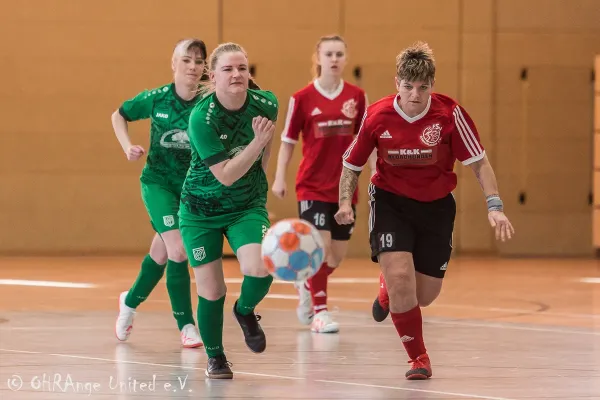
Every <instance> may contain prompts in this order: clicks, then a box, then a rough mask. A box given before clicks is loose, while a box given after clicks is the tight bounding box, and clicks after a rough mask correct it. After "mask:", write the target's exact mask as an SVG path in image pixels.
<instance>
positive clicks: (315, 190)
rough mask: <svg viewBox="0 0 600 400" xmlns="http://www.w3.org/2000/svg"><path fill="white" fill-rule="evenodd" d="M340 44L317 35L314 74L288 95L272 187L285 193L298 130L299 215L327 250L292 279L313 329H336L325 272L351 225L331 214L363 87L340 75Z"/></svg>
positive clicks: (302, 315)
mask: <svg viewBox="0 0 600 400" xmlns="http://www.w3.org/2000/svg"><path fill="white" fill-rule="evenodd" d="M346 50H347V49H346V43H345V42H344V39H343V38H341V37H340V36H325V37H322V38H321V39H320V40H319V41H318V43H317V46H316V53H315V57H314V64H313V67H314V69H315V71H314V72H315V73H314V75H315V79H314V81H313V82H312V83H310V84H309V85H308V86H306V87H304V88H303V89H301V90H299V91H298V92H296V93H294V95H292V97H291V99H290V103H289V107H288V113H287V118H286V121H285V128H284V130H283V133H282V135H281V142H282V143H281V147H280V148H279V157H278V160H277V172H276V175H275V181H274V182H273V187H272V191H273V193H274V194H275V195H276V196H277V197H279V198H283V197H284V196H285V194H286V192H287V188H286V182H285V175H286V169H287V166H288V164H289V162H290V159H291V157H292V153H293V151H294V146H295V144H296V143H297V142H298V140H299V137H300V132H302V142H303V145H302V161H301V162H300V167H299V169H298V173H297V176H296V197H297V200H298V212H299V214H300V218H302V219H304V220H307V221H309V222H310V223H312V224H313V225H315V226H316V227H317V229H319V231H320V232H321V234H322V236H323V239H324V241H325V246H326V251H325V252H326V255H327V256H326V257H327V258H326V262H325V263H323V265H322V266H321V268H320V270H319V272H317V274H315V276H313V277H312V278H310V279H309V280H308V281H307V282H298V283H297V284H296V287H297V288H298V290H299V294H300V304H299V306H298V308H297V314H298V319H299V320H300V322H301V323H303V324H305V325H308V324H311V323H312V325H311V330H312V331H313V332H328V333H332V332H338V331H339V326H338V324H337V322H335V321H333V320H332V319H331V315H330V314H329V313H328V312H327V277H328V276H329V274H331V273H332V272H333V271H334V269H335V268H336V267H337V266H338V265H339V263H340V262H341V260H342V259H343V258H344V255H345V254H346V251H347V249H348V240H349V239H350V235H351V234H352V230H353V227H354V224H353V223H352V224H349V225H339V224H338V223H337V222H336V221H335V219H334V215H335V213H336V212H337V210H338V204H337V201H338V194H339V179H340V175H341V172H342V163H341V161H342V155H343V154H344V151H346V149H347V148H348V146H349V145H350V143H352V140H353V139H354V135H355V134H356V132H357V131H358V127H359V124H360V121H361V120H362V117H363V114H364V111H365V107H366V98H365V93H364V91H363V90H362V89H360V88H359V87H357V86H354V85H351V84H349V83H347V82H344V81H343V80H342V73H343V71H344V67H345V66H346ZM373 161H374V159H373ZM356 201H357V193H353V195H352V201H351V210H353V211H352V212H353V213H354V210H355V208H354V205H355V204H356Z"/></svg>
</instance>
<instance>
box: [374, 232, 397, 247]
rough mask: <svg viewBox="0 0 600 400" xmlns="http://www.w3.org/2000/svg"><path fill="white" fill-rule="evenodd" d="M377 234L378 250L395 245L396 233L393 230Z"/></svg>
mask: <svg viewBox="0 0 600 400" xmlns="http://www.w3.org/2000/svg"><path fill="white" fill-rule="evenodd" d="M377 235H378V239H379V250H390V249H393V248H394V247H396V234H395V233H394V232H380V233H378V234H377Z"/></svg>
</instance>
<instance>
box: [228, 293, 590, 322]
mask: <svg viewBox="0 0 600 400" xmlns="http://www.w3.org/2000/svg"><path fill="white" fill-rule="evenodd" d="M227 295H230V296H236V297H239V296H240V292H228V293H227ZM265 298H267V299H278V300H295V301H298V295H294V294H278V293H269V294H267V296H266V297H265ZM328 299H329V300H330V301H338V302H340V303H369V304H371V303H373V300H374V299H375V296H373V299H359V298H353V297H328ZM428 308H450V309H463V310H474V311H485V312H495V313H516V314H535V315H537V316H553V317H565V318H583V319H589V318H591V319H600V315H597V314H568V313H555V312H552V311H543V312H540V313H535V310H531V309H524V308H500V307H476V306H465V305H460V304H441V303H440V304H432V305H430V306H428Z"/></svg>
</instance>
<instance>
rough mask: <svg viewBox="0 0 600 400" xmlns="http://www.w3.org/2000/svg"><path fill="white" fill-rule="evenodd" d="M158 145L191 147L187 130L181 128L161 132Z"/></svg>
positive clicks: (168, 147)
mask: <svg viewBox="0 0 600 400" xmlns="http://www.w3.org/2000/svg"><path fill="white" fill-rule="evenodd" d="M160 145H161V146H162V147H165V148H167V149H184V150H189V149H191V146H190V138H189V137H188V134H187V132H186V131H184V130H181V129H173V130H170V131H168V132H165V133H163V135H162V137H161V138H160Z"/></svg>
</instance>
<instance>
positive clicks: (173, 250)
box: [167, 244, 187, 263]
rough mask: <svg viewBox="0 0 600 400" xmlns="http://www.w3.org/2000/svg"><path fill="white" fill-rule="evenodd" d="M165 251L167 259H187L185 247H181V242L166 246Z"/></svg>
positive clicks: (178, 260)
mask: <svg viewBox="0 0 600 400" xmlns="http://www.w3.org/2000/svg"><path fill="white" fill-rule="evenodd" d="M167 253H168V257H169V260H172V261H175V262H178V263H180V262H184V261H186V260H187V254H186V253H185V249H184V248H183V244H178V245H175V246H170V247H167Z"/></svg>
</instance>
